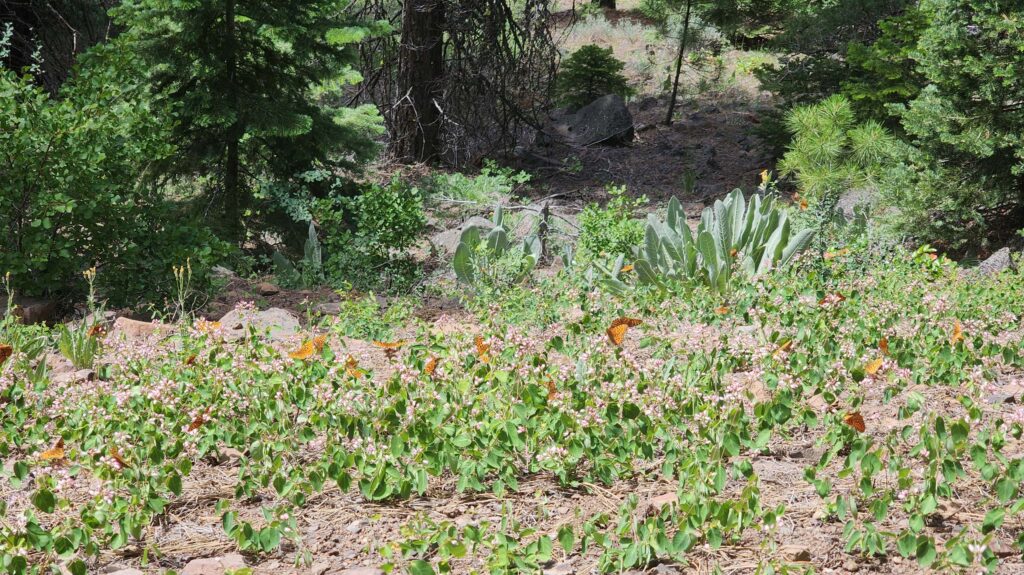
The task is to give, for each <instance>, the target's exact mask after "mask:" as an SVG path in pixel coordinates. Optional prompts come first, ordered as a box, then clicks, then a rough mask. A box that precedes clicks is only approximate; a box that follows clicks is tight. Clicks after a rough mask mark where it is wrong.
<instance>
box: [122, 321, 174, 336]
mask: <svg viewBox="0 0 1024 575" xmlns="http://www.w3.org/2000/svg"><path fill="white" fill-rule="evenodd" d="M171 329H172V328H171V326H169V325H166V324H162V323H153V322H151V321H137V320H134V319H128V318H126V317H119V318H117V319H116V320H114V327H113V328H111V330H110V336H109V337H110V338H111V339H113V340H118V339H126V340H135V339H146V338H148V337H151V336H154V335H163V334H165V333H168V332H170V331H171Z"/></svg>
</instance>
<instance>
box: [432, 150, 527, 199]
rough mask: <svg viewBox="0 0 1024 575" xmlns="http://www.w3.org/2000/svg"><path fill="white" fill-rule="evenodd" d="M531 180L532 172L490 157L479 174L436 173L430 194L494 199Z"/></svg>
mask: <svg viewBox="0 0 1024 575" xmlns="http://www.w3.org/2000/svg"><path fill="white" fill-rule="evenodd" d="M529 181H530V174H527V173H526V172H516V171H514V170H512V169H510V168H501V167H498V165H497V164H495V163H494V161H493V160H488V161H486V162H485V163H484V167H483V169H481V170H480V173H479V174H478V175H476V176H467V175H466V174H462V173H459V172H454V173H451V174H444V173H440V174H435V175H434V176H433V178H432V180H431V182H430V188H429V191H430V194H431V195H436V196H440V197H441V198H444V199H450V200H468V201H472V202H481V203H486V202H493V201H495V200H496V199H497V198H498V196H501V195H507V194H511V193H512V192H514V191H515V189H516V188H517V187H519V186H521V185H523V184H525V183H527V182H529Z"/></svg>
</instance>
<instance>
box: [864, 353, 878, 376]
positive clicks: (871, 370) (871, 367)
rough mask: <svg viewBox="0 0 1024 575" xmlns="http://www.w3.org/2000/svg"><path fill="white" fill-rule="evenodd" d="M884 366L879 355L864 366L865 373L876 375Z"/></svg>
mask: <svg viewBox="0 0 1024 575" xmlns="http://www.w3.org/2000/svg"><path fill="white" fill-rule="evenodd" d="M881 368H882V358H881V357H877V358H875V359H874V361H872V362H871V363H869V364H867V365H866V366H864V373H866V374H868V375H875V374H876V373H878V370H879V369H881Z"/></svg>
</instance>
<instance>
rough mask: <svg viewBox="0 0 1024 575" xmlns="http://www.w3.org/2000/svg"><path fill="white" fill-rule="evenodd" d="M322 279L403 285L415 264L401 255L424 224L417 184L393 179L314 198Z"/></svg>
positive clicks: (367, 285)
mask: <svg viewBox="0 0 1024 575" xmlns="http://www.w3.org/2000/svg"><path fill="white" fill-rule="evenodd" d="M313 211H314V213H315V217H316V219H317V222H318V223H319V224H320V229H321V231H322V232H323V233H322V236H323V237H322V239H321V241H322V243H323V252H324V254H325V256H324V264H323V265H324V270H325V273H326V276H327V280H328V282H330V283H332V284H334V285H339V284H347V285H348V286H349V287H351V286H355V287H359V288H360V289H380V288H386V289H399V288H402V287H407V285H408V282H409V281H411V279H412V276H413V275H415V271H416V270H415V266H412V265H410V262H408V261H407V260H405V259H403V257H402V256H403V254H404V252H405V250H407V249H408V248H410V247H411V246H412V245H413V244H414V243H415V242H416V239H417V238H418V237H419V235H420V233H421V232H422V231H423V227H424V226H425V225H426V216H425V215H424V213H423V199H422V195H421V193H420V191H419V189H418V188H415V187H410V186H408V185H407V184H405V183H403V182H402V181H400V180H398V179H397V178H396V179H393V180H392V181H391V183H390V184H388V185H377V184H372V185H368V186H364V187H363V188H362V189H361V193H360V194H359V195H357V196H351V197H350V196H341V195H339V194H334V195H331V196H330V197H328V198H326V199H322V200H318V201H316V202H315V203H314V209H313Z"/></svg>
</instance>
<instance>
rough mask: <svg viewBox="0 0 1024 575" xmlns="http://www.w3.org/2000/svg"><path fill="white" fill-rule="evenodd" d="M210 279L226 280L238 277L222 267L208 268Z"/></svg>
mask: <svg viewBox="0 0 1024 575" xmlns="http://www.w3.org/2000/svg"><path fill="white" fill-rule="evenodd" d="M210 277H212V278H214V279H223V280H228V279H233V278H236V277H238V275H237V274H235V272H233V271H231V270H229V269H228V268H226V267H224V266H213V267H212V268H210Z"/></svg>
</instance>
